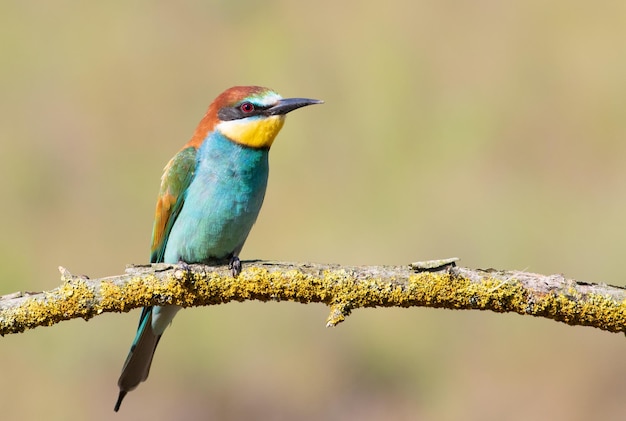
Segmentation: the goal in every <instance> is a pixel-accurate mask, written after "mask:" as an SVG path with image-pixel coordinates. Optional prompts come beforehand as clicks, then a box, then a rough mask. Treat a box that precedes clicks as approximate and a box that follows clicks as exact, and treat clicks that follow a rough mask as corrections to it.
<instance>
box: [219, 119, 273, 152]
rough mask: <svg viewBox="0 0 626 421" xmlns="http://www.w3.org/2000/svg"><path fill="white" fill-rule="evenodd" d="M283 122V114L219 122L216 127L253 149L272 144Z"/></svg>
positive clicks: (263, 147) (267, 146)
mask: <svg viewBox="0 0 626 421" xmlns="http://www.w3.org/2000/svg"><path fill="white" fill-rule="evenodd" d="M283 124H285V116H284V115H273V116H269V117H263V118H254V119H241V120H230V121H222V122H220V123H219V124H218V125H217V127H216V129H217V130H218V131H219V132H220V133H222V134H223V135H224V136H226V137H227V138H229V139H230V140H232V141H233V142H235V143H238V144H240V145H243V146H247V147H249V148H254V149H265V148H269V147H270V146H272V143H273V142H274V139H275V138H276V135H277V134H278V132H279V131H280V129H282V127H283Z"/></svg>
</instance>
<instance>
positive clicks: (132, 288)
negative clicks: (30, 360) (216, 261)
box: [0, 259, 626, 335]
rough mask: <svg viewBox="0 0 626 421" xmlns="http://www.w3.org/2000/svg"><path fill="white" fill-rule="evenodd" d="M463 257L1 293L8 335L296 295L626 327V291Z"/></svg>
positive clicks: (253, 269) (146, 271)
mask: <svg viewBox="0 0 626 421" xmlns="http://www.w3.org/2000/svg"><path fill="white" fill-rule="evenodd" d="M454 260H455V259H449V260H444V261H436V262H435V261H432V262H421V263H417V264H412V265H408V266H339V265H326V264H312V263H299V264H298V263H282V262H266V261H251V262H244V270H243V271H242V272H241V274H240V275H239V277H238V278H236V279H233V278H232V276H231V275H230V271H229V270H228V269H226V268H223V267H208V266H202V265H191V266H190V270H189V271H187V270H185V269H183V268H181V267H179V266H176V265H168V264H156V265H141V266H129V267H128V268H127V269H126V273H125V274H124V275H119V276H111V277H106V278H100V279H88V278H86V277H84V276H76V275H72V274H71V273H69V272H68V271H67V270H66V269H64V268H59V270H60V271H61V278H62V281H63V282H62V284H61V286H59V287H58V288H55V289H53V290H51V291H47V292H40V293H22V292H18V293H14V294H9V295H5V296H2V297H0V335H5V334H8V333H18V332H23V331H25V330H27V329H32V328H35V327H37V326H50V325H53V324H55V323H58V322H60V321H62V320H70V319H74V318H78V317H82V318H84V319H86V320H88V319H90V318H92V317H94V316H96V315H98V314H101V313H106V312H127V311H129V310H132V309H134V308H138V307H143V306H147V305H167V304H176V305H180V306H183V307H192V306H205V305H214V304H223V303H228V302H230V301H245V300H259V301H294V302H299V303H324V304H326V305H327V306H329V307H330V315H329V316H328V319H327V326H335V325H337V324H338V323H340V322H342V321H343V320H344V319H345V318H346V316H348V315H349V314H350V312H351V311H352V310H354V309H357V308H362V307H418V306H421V307H439V308H448V309H456V310H491V311H495V312H499V313H504V312H514V313H518V314H527V315H531V316H537V317H545V318H548V319H552V320H556V321H559V322H563V323H567V324H569V325H579V326H592V327H595V328H598V329H602V330H606V331H609V332H626V289H624V288H621V287H615V286H609V285H606V284H592V283H585V282H577V281H575V280H572V279H566V278H564V277H563V276H561V275H550V276H546V275H539V274H534V273H528V272H518V271H501V270H494V269H488V270H480V269H468V268H463V267H456V266H454Z"/></svg>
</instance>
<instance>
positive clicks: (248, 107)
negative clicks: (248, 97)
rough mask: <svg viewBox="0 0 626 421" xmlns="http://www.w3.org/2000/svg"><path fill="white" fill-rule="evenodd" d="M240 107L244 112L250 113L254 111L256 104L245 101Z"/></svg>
mask: <svg viewBox="0 0 626 421" xmlns="http://www.w3.org/2000/svg"><path fill="white" fill-rule="evenodd" d="M239 109H240V110H241V111H243V112H244V113H246V114H249V113H251V112H252V111H254V104H252V103H251V102H244V103H243V104H241V105H240V106H239Z"/></svg>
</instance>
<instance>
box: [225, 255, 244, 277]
mask: <svg viewBox="0 0 626 421" xmlns="http://www.w3.org/2000/svg"><path fill="white" fill-rule="evenodd" d="M228 269H230V271H231V273H232V274H233V278H236V277H237V276H239V274H240V273H241V260H239V256H232V257H231V258H230V262H228Z"/></svg>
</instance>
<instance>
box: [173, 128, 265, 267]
mask: <svg viewBox="0 0 626 421" xmlns="http://www.w3.org/2000/svg"><path fill="white" fill-rule="evenodd" d="M268 153H269V151H268V150H267V149H251V148H247V147H245V146H241V145H238V144H236V143H234V142H231V141H230V140H228V139H227V138H226V137H224V136H223V135H221V134H219V133H215V132H214V133H212V134H211V135H209V136H208V137H207V138H206V140H205V141H204V143H203V144H202V146H201V147H200V149H199V150H198V154H197V164H196V173H195V176H194V179H193V180H192V182H191V184H190V185H189V188H188V189H187V191H186V192H185V202H184V204H183V207H182V209H181V211H180V213H179V215H178V218H177V219H176V221H175V222H174V225H173V226H172V229H171V232H170V235H169V238H168V240H167V245H166V248H165V256H164V262H165V263H177V262H179V261H180V260H182V261H185V262H187V263H222V262H225V261H227V260H228V259H229V257H230V256H231V255H232V254H233V253H234V254H235V255H237V254H239V251H240V250H241V248H242V247H243V243H244V242H245V240H246V238H247V237H248V233H249V232H250V229H251V228H252V225H254V222H255V221H256V218H257V216H258V214H259V211H260V209H261V205H262V204H263V198H264V197H265V190H266V187H267V177H268V173H269V165H268Z"/></svg>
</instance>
